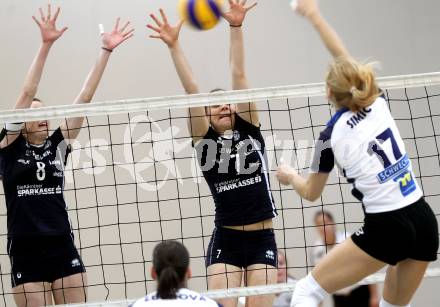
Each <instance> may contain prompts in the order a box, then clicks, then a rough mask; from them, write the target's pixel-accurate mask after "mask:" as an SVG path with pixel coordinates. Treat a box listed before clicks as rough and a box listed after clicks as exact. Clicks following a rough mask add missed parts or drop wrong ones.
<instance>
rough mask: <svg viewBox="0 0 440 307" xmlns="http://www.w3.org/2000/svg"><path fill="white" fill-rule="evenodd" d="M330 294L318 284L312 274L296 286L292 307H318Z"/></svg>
mask: <svg viewBox="0 0 440 307" xmlns="http://www.w3.org/2000/svg"><path fill="white" fill-rule="evenodd" d="M326 295H328V293H327V292H326V291H325V290H324V289H323V288H322V287H321V286H320V285H319V284H318V282H317V281H316V280H315V278H313V276H312V274H309V275H307V276H306V277H305V278H303V279H301V280H300V281H299V282H298V283H297V284H296V286H295V291H294V292H293V296H292V301H291V303H290V306H291V307H317V306H318V305H319V303H321V301H322V300H323V299H324V298H325V296H326Z"/></svg>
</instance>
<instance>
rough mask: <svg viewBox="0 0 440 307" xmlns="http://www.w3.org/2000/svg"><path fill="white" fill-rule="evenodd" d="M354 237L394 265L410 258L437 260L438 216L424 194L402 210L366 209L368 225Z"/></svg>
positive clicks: (376, 255)
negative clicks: (378, 210)
mask: <svg viewBox="0 0 440 307" xmlns="http://www.w3.org/2000/svg"><path fill="white" fill-rule="evenodd" d="M351 239H352V240H353V242H354V243H355V244H356V245H357V246H359V248H360V249H362V250H363V251H364V252H366V253H367V254H369V255H370V256H372V257H374V258H376V259H378V260H380V261H383V262H385V263H387V264H390V265H396V264H397V263H398V262H400V261H402V260H405V259H408V258H409V259H414V260H420V261H435V260H437V252H438V248H439V232H438V224H437V219H436V216H435V214H434V212H432V209H431V208H430V207H429V205H428V204H427V203H426V201H425V200H424V199H423V198H421V199H419V200H418V201H416V202H415V203H413V204H411V205H409V206H407V207H404V208H401V209H398V210H394V211H390V212H382V213H366V214H365V219H364V226H363V227H362V228H361V229H359V230H358V231H356V232H355V233H354V234H353V235H352V236H351Z"/></svg>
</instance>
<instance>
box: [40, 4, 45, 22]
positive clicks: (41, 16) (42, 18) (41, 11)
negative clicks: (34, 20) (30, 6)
mask: <svg viewBox="0 0 440 307" xmlns="http://www.w3.org/2000/svg"><path fill="white" fill-rule="evenodd" d="M38 10H39V11H40V18H41V21H43V22H45V21H46V17H45V16H44V13H43V9H42V8H41V7H40V8H39V9H38Z"/></svg>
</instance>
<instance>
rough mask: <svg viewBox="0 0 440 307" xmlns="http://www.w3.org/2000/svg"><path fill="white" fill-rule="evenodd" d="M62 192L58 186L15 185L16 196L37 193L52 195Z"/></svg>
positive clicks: (36, 194) (35, 194)
mask: <svg viewBox="0 0 440 307" xmlns="http://www.w3.org/2000/svg"><path fill="white" fill-rule="evenodd" d="M62 192H63V190H62V188H61V187H60V186H57V187H56V188H54V187H49V188H44V187H43V185H42V184H25V185H18V186H17V196H18V197H24V196H38V195H54V194H61V193H62Z"/></svg>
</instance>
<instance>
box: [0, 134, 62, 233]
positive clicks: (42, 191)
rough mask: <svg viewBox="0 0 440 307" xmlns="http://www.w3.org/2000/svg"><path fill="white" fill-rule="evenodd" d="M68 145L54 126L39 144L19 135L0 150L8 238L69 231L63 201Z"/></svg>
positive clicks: (0, 170) (0, 172) (0, 171)
mask: <svg viewBox="0 0 440 307" xmlns="http://www.w3.org/2000/svg"><path fill="white" fill-rule="evenodd" d="M69 151H70V150H69V148H68V146H67V144H66V142H65V140H64V137H63V134H62V132H61V130H60V129H59V128H58V129H57V130H55V131H54V133H53V134H52V135H51V136H49V137H48V138H47V139H46V141H45V142H44V143H43V144H41V145H38V146H36V145H32V144H30V143H28V142H27V141H26V139H25V138H24V137H23V135H22V134H20V135H19V136H18V138H17V139H16V140H14V141H13V142H12V143H11V144H9V146H7V147H5V148H2V149H0V159H1V160H2V163H0V168H1V169H0V174H1V175H2V177H3V180H2V181H3V188H4V192H5V198H6V207H7V216H8V237H19V236H35V235H63V234H69V233H70V232H71V227H70V222H69V217H68V214H67V210H66V209H67V206H66V203H65V201H64V196H63V190H64V167H65V163H66V159H67V156H68V154H69Z"/></svg>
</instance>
